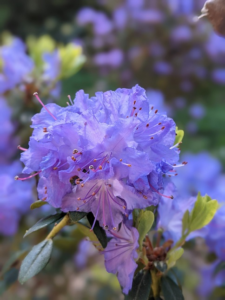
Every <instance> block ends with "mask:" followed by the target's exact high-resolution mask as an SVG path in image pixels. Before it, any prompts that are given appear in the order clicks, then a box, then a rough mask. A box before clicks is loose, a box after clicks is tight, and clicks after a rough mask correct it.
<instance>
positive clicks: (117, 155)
mask: <svg viewBox="0 0 225 300" xmlns="http://www.w3.org/2000/svg"><path fill="white" fill-rule="evenodd" d="M36 97H37V99H38V100H39V101H40V102H41V100H40V98H39V97H38V95H36ZM41 103H42V102H41ZM150 103H151V99H148V98H147V97H146V94H145V90H144V89H142V88H141V87H139V86H138V85H136V86H135V87H133V88H132V89H130V90H129V89H117V90H116V91H115V92H113V91H108V92H105V93H102V92H98V93H96V96H95V97H92V98H89V96H88V95H86V94H84V92H83V91H79V92H77V94H76V97H75V99H74V101H73V102H72V101H71V105H69V106H68V107H64V108H63V107H59V106H58V105H56V104H48V105H46V106H45V105H44V104H43V103H42V104H43V105H44V108H43V109H42V111H41V113H39V114H37V115H35V116H34V117H33V119H32V127H33V128H34V131H33V134H32V137H31V138H30V143H29V149H28V150H26V149H25V151H24V152H23V153H22V156H21V160H22V161H23V162H24V164H25V168H24V171H23V173H24V174H23V175H20V176H18V177H17V179H18V180H26V179H29V178H31V177H33V176H35V175H39V176H40V180H39V184H38V193H39V198H40V199H42V200H43V201H48V202H49V203H50V204H51V205H52V206H54V207H56V208H61V209H62V210H63V211H64V212H68V211H75V210H77V211H84V212H92V213H93V214H94V215H95V221H96V220H98V221H99V222H100V225H101V226H103V227H105V228H109V229H112V228H115V229H116V228H117V227H118V225H119V223H121V222H122V220H123V218H124V216H126V215H128V213H129V211H131V210H133V209H135V208H145V207H147V206H150V205H157V204H158V196H159V195H162V193H161V190H163V176H164V175H166V174H167V175H170V176H173V175H174V174H175V170H174V168H175V165H176V167H178V165H177V161H178V159H179V149H178V148H177V147H176V146H177V145H174V141H175V129H176V126H175V123H174V121H173V120H172V119H170V118H168V117H167V116H166V115H165V114H160V113H159V112H158V110H157V109H154V107H153V106H152V105H151V104H150ZM33 172H34V173H33ZM31 173H32V174H31ZM162 196H165V197H166V198H170V199H171V198H172V195H162ZM94 225H95V222H94V223H93V226H94Z"/></svg>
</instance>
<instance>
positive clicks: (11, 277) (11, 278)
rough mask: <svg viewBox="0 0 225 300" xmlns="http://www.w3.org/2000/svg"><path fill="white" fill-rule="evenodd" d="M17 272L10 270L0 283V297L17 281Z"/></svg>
mask: <svg viewBox="0 0 225 300" xmlns="http://www.w3.org/2000/svg"><path fill="white" fill-rule="evenodd" d="M18 273H19V271H18V270H17V269H15V268H13V269H10V270H9V271H7V272H6V273H5V275H4V278H3V280H2V281H0V295H2V294H3V293H4V292H5V291H6V290H7V289H8V288H9V287H10V286H11V285H12V284H13V283H14V282H16V281H17V278H18Z"/></svg>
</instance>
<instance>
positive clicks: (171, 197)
mask: <svg viewBox="0 0 225 300" xmlns="http://www.w3.org/2000/svg"><path fill="white" fill-rule="evenodd" d="M149 185H150V187H151V188H152V189H153V191H155V192H156V193H157V194H158V195H160V196H162V197H165V198H168V199H173V196H166V195H163V194H161V193H160V192H159V191H158V190H157V189H155V188H154V186H152V185H151V183H149Z"/></svg>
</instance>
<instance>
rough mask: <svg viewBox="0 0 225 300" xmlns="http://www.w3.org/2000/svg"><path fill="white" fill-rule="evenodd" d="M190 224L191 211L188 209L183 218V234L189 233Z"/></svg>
mask: <svg viewBox="0 0 225 300" xmlns="http://www.w3.org/2000/svg"><path fill="white" fill-rule="evenodd" d="M189 226H190V213H189V211H188V210H186V212H185V214H184V216H183V220H182V236H185V235H186V234H188V232H189Z"/></svg>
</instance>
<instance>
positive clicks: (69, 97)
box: [67, 95, 73, 105]
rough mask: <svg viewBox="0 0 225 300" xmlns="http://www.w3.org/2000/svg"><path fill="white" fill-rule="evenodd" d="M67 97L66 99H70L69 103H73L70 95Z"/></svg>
mask: <svg viewBox="0 0 225 300" xmlns="http://www.w3.org/2000/svg"><path fill="white" fill-rule="evenodd" d="M67 97H68V99H69V100H70V103H71V105H73V102H72V100H71V96H70V95H68V96H67ZM67 103H68V102H67Z"/></svg>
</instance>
